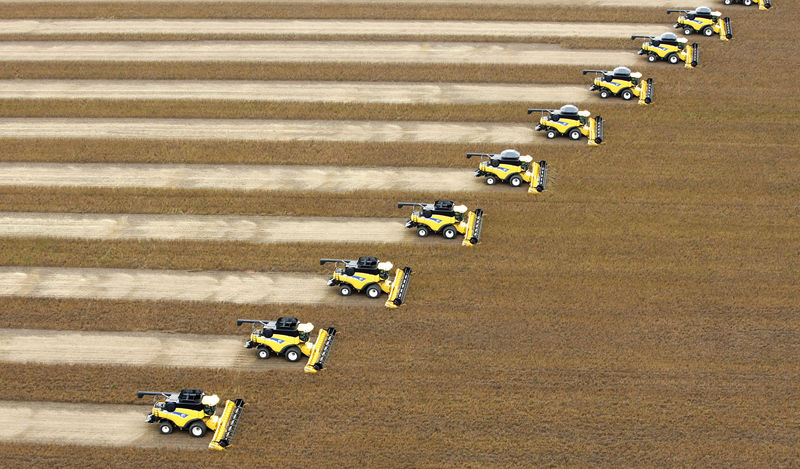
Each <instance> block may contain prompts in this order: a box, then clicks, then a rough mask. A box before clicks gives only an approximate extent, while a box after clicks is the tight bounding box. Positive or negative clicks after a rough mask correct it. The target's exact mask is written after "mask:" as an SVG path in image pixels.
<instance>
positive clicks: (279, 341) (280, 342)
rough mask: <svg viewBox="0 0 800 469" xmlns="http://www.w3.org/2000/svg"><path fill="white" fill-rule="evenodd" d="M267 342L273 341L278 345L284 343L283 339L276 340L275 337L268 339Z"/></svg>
mask: <svg viewBox="0 0 800 469" xmlns="http://www.w3.org/2000/svg"><path fill="white" fill-rule="evenodd" d="M267 340H272V341H275V342H277V343H279V344H282V343H284V342H286V341H285V340H283V339H276V338H275V337H268V338H267Z"/></svg>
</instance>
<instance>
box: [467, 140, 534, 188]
mask: <svg viewBox="0 0 800 469" xmlns="http://www.w3.org/2000/svg"><path fill="white" fill-rule="evenodd" d="M473 156H479V157H481V162H480V164H479V165H478V169H476V170H475V177H476V178H477V177H482V176H483V177H486V180H485V181H486V185H489V186H493V185H495V184H497V183H498V182H505V183H508V184H509V185H510V186H512V187H519V186H521V185H522V183H523V182H526V183H528V192H529V193H530V192H534V193H537V194H538V193H540V192H542V191H544V188H545V187H546V186H547V161H544V160H542V161H539V162H536V161H533V157H531V156H530V155H524V156H522V155H520V154H519V152H518V151H517V150H503V151H502V152H500V153H499V154H495V153H467V159H469V158H472V157H473Z"/></svg>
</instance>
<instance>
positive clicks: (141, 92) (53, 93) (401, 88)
mask: <svg viewBox="0 0 800 469" xmlns="http://www.w3.org/2000/svg"><path fill="white" fill-rule="evenodd" d="M588 89H589V86H588V85H512V84H492V83H475V84H473V83H391V82H338V81H244V80H242V81H239V80H202V81H201V80H0V99H205V100H227V101H274V102H306V103H310V102H339V103H389V104H484V103H498V102H526V103H527V102H583V101H588V100H595V101H599V98H597V97H595V95H594V94H593V93H590V92H589V91H588ZM617 101H618V100H617Z"/></svg>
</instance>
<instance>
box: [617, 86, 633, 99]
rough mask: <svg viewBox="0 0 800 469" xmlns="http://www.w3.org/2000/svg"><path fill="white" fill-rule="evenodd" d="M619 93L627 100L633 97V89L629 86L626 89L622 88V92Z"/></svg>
mask: <svg viewBox="0 0 800 469" xmlns="http://www.w3.org/2000/svg"><path fill="white" fill-rule="evenodd" d="M619 95H620V96H621V97H622V99H624V100H625V101H630V100H631V99H632V98H633V91H631V90H630V88H628V89H626V90H622V93H620V94H619Z"/></svg>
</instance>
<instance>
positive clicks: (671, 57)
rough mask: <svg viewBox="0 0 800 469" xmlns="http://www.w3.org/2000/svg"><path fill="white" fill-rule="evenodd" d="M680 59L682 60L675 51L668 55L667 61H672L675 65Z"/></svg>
mask: <svg viewBox="0 0 800 469" xmlns="http://www.w3.org/2000/svg"><path fill="white" fill-rule="evenodd" d="M680 61H681V59H680V57H678V54H676V53H674V52H673V53H672V54H669V55H668V56H667V62H669V63H671V64H673V65H675V64H676V63H678V62H680Z"/></svg>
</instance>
